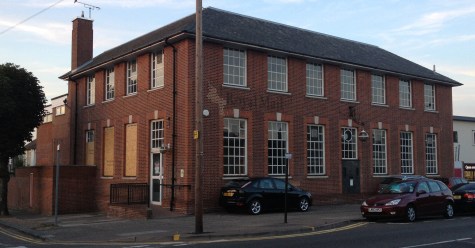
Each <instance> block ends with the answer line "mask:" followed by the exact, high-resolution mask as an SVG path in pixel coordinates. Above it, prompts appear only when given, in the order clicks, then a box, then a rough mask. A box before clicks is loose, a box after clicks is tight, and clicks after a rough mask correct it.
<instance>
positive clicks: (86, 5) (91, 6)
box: [74, 0, 101, 19]
mask: <svg viewBox="0 0 475 248" xmlns="http://www.w3.org/2000/svg"><path fill="white" fill-rule="evenodd" d="M74 3H80V4H82V5H84V7H85V8H87V9H89V19H91V11H92V10H94V9H97V10H100V9H101V8H99V7H97V6H94V5H91V4H88V3H83V2H79V1H78V0H74ZM83 17H84V13H83Z"/></svg>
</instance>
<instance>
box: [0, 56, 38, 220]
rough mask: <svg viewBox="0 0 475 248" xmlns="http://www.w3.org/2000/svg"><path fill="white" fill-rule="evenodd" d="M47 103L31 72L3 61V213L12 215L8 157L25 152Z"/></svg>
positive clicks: (0, 143)
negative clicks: (9, 200)
mask: <svg viewBox="0 0 475 248" xmlns="http://www.w3.org/2000/svg"><path fill="white" fill-rule="evenodd" d="M45 103H46V98H45V95H44V92H43V87H42V86H40V82H39V81H38V79H37V78H36V77H35V76H33V74H32V73H31V72H28V71H27V70H25V69H23V68H20V66H18V65H14V64H12V63H6V64H0V127H1V130H0V181H1V182H0V215H9V213H8V204H7V196H8V181H10V172H9V171H8V159H9V158H12V157H15V156H17V155H19V154H22V153H23V152H24V149H25V141H31V138H32V135H31V132H32V131H33V129H34V128H35V127H37V126H39V125H40V124H41V122H42V121H43V115H44V106H45Z"/></svg>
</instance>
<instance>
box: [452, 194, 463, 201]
mask: <svg viewBox="0 0 475 248" xmlns="http://www.w3.org/2000/svg"><path fill="white" fill-rule="evenodd" d="M454 199H455V200H460V199H462V196H460V195H454Z"/></svg>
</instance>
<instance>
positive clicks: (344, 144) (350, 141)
mask: <svg viewBox="0 0 475 248" xmlns="http://www.w3.org/2000/svg"><path fill="white" fill-rule="evenodd" d="M341 136H342V141H341V158H342V159H358V152H357V151H358V150H357V149H358V147H357V136H356V128H352V127H344V128H342V129H341Z"/></svg>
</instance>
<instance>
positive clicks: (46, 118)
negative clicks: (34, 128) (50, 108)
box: [43, 113, 53, 123]
mask: <svg viewBox="0 0 475 248" xmlns="http://www.w3.org/2000/svg"><path fill="white" fill-rule="evenodd" d="M52 121H53V114H49V113H48V114H46V115H45V116H43V123H48V122H52Z"/></svg>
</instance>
